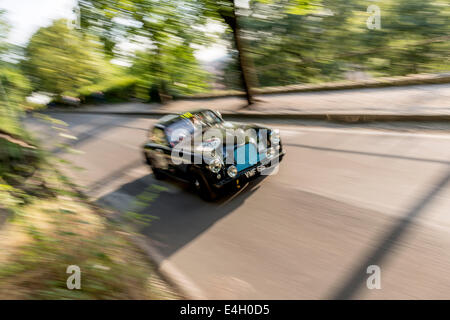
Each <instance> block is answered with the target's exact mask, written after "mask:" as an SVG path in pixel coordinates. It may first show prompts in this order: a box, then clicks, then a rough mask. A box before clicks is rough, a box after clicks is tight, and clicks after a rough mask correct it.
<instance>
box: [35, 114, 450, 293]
mask: <svg viewBox="0 0 450 320" xmlns="http://www.w3.org/2000/svg"><path fill="white" fill-rule="evenodd" d="M55 117H57V118H58V119H61V120H63V121H65V122H66V123H67V127H66V126H63V125H61V124H55V125H54V127H55V128H59V129H55V128H51V125H49V124H48V123H45V122H40V121H37V120H31V119H29V120H28V121H27V122H28V126H29V128H31V129H32V130H33V131H35V133H36V134H37V135H38V136H40V137H41V138H42V140H43V141H44V142H45V144H46V145H47V147H48V148H49V149H50V150H52V151H53V152H55V153H57V154H58V155H59V156H60V157H62V158H64V159H67V160H70V161H71V162H72V163H73V165H74V166H68V167H67V170H68V171H69V172H70V175H71V176H72V177H73V179H75V181H76V182H77V183H78V184H80V185H82V186H83V187H84V189H85V191H86V192H87V193H88V194H89V195H90V196H91V197H93V198H95V199H97V201H98V202H99V203H101V204H103V205H107V206H111V207H114V208H115V209H117V210H120V211H121V212H122V213H123V214H124V215H127V216H128V217H132V218H134V219H135V220H145V219H149V220H150V221H151V222H150V224H139V225H138V226H139V227H138V228H139V230H140V232H141V233H142V234H144V235H146V239H147V241H148V243H150V244H152V245H153V246H154V247H156V248H157V249H158V251H159V252H160V254H161V255H162V257H163V259H164V261H163V264H165V265H170V266H171V267H173V268H174V269H176V270H178V271H179V272H180V273H181V274H183V275H184V276H185V278H186V279H188V280H189V282H190V283H191V284H192V286H194V287H195V288H194V289H195V290H196V292H198V293H199V296H201V297H205V298H212V299H229V298H232V299H323V298H330V299H347V298H350V299H352V298H358V299H416V298H421V299H443V298H449V297H450V232H449V231H450V131H449V130H447V131H446V130H437V131H430V130H421V129H411V130H405V128H403V129H402V131H396V130H385V129H383V128H378V127H377V126H376V125H371V126H359V127H357V126H352V127H349V128H346V127H343V126H337V125H330V124H327V125H325V124H315V123H298V124H292V123H285V124H279V125H277V124H273V126H274V127H278V128H279V129H280V131H281V136H282V139H283V141H284V146H285V147H286V151H287V155H286V157H285V159H284V160H283V162H282V163H281V166H280V169H279V171H278V173H277V174H275V175H272V176H268V177H266V178H265V179H258V180H256V181H254V182H252V183H250V184H248V185H247V186H246V187H245V188H244V189H243V190H241V191H240V192H239V193H238V194H235V195H226V196H225V197H223V198H222V199H220V200H219V201H218V202H217V203H206V202H204V201H202V200H201V199H200V198H198V197H197V196H196V195H195V194H193V193H192V192H191V191H190V190H189V188H188V187H187V186H185V185H184V184H182V183H179V182H175V181H173V180H171V179H167V180H164V181H156V180H154V179H153V176H152V174H151V171H150V169H149V168H147V167H146V166H145V165H144V164H143V162H142V154H141V149H140V146H141V145H142V143H143V142H144V141H145V139H146V134H147V129H148V127H149V126H150V125H151V124H152V123H153V122H154V121H155V120H153V119H145V118H135V117H118V116H100V115H96V116H94V115H76V114H57V115H55ZM70 136H74V137H77V138H76V139H71V138H72V137H70ZM61 141H65V142H66V143H68V144H70V146H71V148H73V149H74V150H72V152H67V150H65V149H62V148H61V147H60V146H59V145H58V143H60V142H61ZM76 167H80V168H83V169H80V168H76ZM369 265H377V266H379V267H380V270H381V289H372V290H370V289H368V288H367V286H366V281H367V279H368V277H369V276H370V274H367V267H368V266H369Z"/></svg>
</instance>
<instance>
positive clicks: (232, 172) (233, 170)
mask: <svg viewBox="0 0 450 320" xmlns="http://www.w3.org/2000/svg"><path fill="white" fill-rule="evenodd" d="M227 173H228V175H229V176H230V177H231V178H234V177H236V175H237V168H236V167H235V166H233V165H231V166H229V167H228V170H227Z"/></svg>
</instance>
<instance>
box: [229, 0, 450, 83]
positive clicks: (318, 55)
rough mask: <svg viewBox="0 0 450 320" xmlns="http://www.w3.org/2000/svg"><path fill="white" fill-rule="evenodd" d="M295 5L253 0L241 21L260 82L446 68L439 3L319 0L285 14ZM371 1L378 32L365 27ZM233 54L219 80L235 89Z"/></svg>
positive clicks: (443, 11) (448, 12)
mask: <svg viewBox="0 0 450 320" xmlns="http://www.w3.org/2000/svg"><path fill="white" fill-rule="evenodd" d="M294 2H298V3H300V2H302V1H291V0H286V1H270V0H266V1H262V0H261V1H256V2H254V3H253V5H252V6H251V9H250V10H249V13H248V14H247V15H245V16H243V17H242V18H241V22H242V23H241V24H242V29H243V35H244V37H245V38H246V39H247V45H246V50H247V51H248V54H249V55H250V56H251V57H252V59H253V62H254V66H255V69H256V73H257V78H258V85H259V86H260V87H264V86H279V85H289V84H296V83H308V82H313V83H314V82H327V81H334V80H341V79H343V78H345V77H347V76H351V74H356V73H359V74H360V75H361V74H362V75H363V76H365V77H370V76H391V75H407V74H411V73H427V72H442V71H448V70H449V67H450V61H449V55H448V52H449V50H450V41H449V39H448V35H449V34H450V28H449V26H450V25H449V24H448V21H449V18H450V7H449V6H448V4H446V3H445V1H442V0H432V1H427V2H423V1H420V0H395V1H394V0H380V1H377V2H376V3H370V2H367V1H362V0H322V1H321V2H320V3H317V2H309V3H308V5H305V6H303V7H304V8H307V10H306V11H304V10H295V11H292V10H290V9H289V8H290V6H291V4H292V3H294ZM370 4H375V5H377V6H379V8H380V10H381V29H374V30H370V29H368V28H367V26H366V20H367V19H368V17H369V13H367V8H368V6H369V5H370ZM286 9H288V10H286ZM292 13H296V14H292ZM233 58H234V59H233V60H231V61H230V62H229V63H228V65H227V66H226V69H225V70H226V75H225V77H224V78H225V79H224V80H225V83H226V84H227V87H228V88H233V89H234V88H236V86H238V85H239V78H238V75H239V74H238V69H237V66H236V60H235V59H236V57H233Z"/></svg>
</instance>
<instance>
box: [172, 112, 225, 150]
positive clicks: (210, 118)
mask: <svg viewBox="0 0 450 320" xmlns="http://www.w3.org/2000/svg"><path fill="white" fill-rule="evenodd" d="M220 122H222V119H221V118H219V117H218V116H217V115H216V114H215V113H214V112H212V111H209V110H206V111H201V112H196V113H194V114H192V113H190V112H186V113H184V114H182V115H181V119H180V120H179V121H176V122H173V123H172V124H170V125H169V126H167V127H166V135H167V139H168V141H169V143H170V145H171V146H174V145H176V144H178V143H179V142H180V141H182V140H183V139H185V138H186V137H190V136H192V134H193V133H194V132H195V131H197V130H202V128H203V127H205V126H212V125H215V124H216V123H220Z"/></svg>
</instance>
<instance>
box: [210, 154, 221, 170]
mask: <svg viewBox="0 0 450 320" xmlns="http://www.w3.org/2000/svg"><path fill="white" fill-rule="evenodd" d="M208 169H209V170H210V171H211V172H214V173H218V172H219V171H220V169H222V161H220V159H217V158H215V159H212V160H211V161H210V162H209V164H208Z"/></svg>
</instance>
